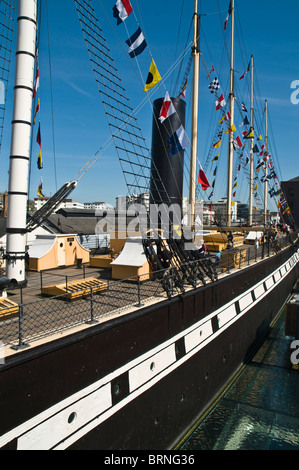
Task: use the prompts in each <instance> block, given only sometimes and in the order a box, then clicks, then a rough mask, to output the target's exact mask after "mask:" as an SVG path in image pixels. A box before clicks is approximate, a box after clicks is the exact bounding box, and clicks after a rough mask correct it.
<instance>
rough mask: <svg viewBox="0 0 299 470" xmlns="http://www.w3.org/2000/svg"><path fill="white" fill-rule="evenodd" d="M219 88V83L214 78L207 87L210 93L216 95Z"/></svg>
mask: <svg viewBox="0 0 299 470" xmlns="http://www.w3.org/2000/svg"><path fill="white" fill-rule="evenodd" d="M219 88H220V83H219V81H218V78H217V77H215V78H214V80H213V81H212V82H211V83H210V85H209V90H210V93H216V91H217V90H219Z"/></svg>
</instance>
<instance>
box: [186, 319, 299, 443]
mask: <svg viewBox="0 0 299 470" xmlns="http://www.w3.org/2000/svg"><path fill="white" fill-rule="evenodd" d="M290 354H291V350H290V338H289V337H286V336H285V334H284V315H281V317H280V319H279V321H278V322H277V323H276V325H275V327H274V328H273V330H272V331H271V334H270V335H269V337H268V338H267V339H266V341H265V342H264V343H263V345H262V347H261V348H260V349H259V351H258V352H257V353H256V355H255V356H254V357H253V359H252V361H251V362H250V363H249V364H248V366H246V368H245V369H244V371H243V373H242V374H241V375H240V376H239V378H238V380H237V381H236V382H235V383H234V384H233V385H232V387H231V388H230V389H229V390H228V391H227V393H226V394H225V395H224V397H223V398H222V399H221V400H220V402H219V403H218V404H217V405H216V407H215V408H214V409H213V410H212V411H211V412H210V413H209V414H208V416H207V417H206V418H205V420H204V421H203V422H202V423H200V425H199V426H198V427H197V428H196V429H195V431H194V432H193V433H192V434H191V435H190V437H189V438H188V439H187V441H186V442H185V443H184V444H183V445H182V446H181V449H184V450H204V449H206V450H238V449H239V450H245V449H247V450H298V449H299V433H298V429H299V399H298V397H299V371H298V370H294V369H292V367H291V363H290Z"/></svg>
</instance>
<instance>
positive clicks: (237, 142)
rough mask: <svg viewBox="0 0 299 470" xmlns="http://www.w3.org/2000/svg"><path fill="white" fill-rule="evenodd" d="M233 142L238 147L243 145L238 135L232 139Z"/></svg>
mask: <svg viewBox="0 0 299 470" xmlns="http://www.w3.org/2000/svg"><path fill="white" fill-rule="evenodd" d="M234 144H235V145H236V147H239V148H241V147H242V146H243V144H242V141H241V139H240V137H239V136H238V137H237V138H236V139H235V140H234Z"/></svg>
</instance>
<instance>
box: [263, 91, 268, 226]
mask: <svg viewBox="0 0 299 470" xmlns="http://www.w3.org/2000/svg"><path fill="white" fill-rule="evenodd" d="M265 152H266V155H265V156H266V158H267V155H268V101H267V100H265ZM267 174H268V162H267V159H266V162H265V186H264V225H265V226H266V223H267V191H268V182H267Z"/></svg>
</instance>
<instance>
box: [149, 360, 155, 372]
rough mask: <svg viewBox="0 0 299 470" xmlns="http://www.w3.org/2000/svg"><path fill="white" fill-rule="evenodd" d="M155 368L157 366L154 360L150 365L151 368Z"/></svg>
mask: <svg viewBox="0 0 299 470" xmlns="http://www.w3.org/2000/svg"><path fill="white" fill-rule="evenodd" d="M154 368H155V363H154V362H152V363H151V365H150V370H151V371H153V370H154Z"/></svg>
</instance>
